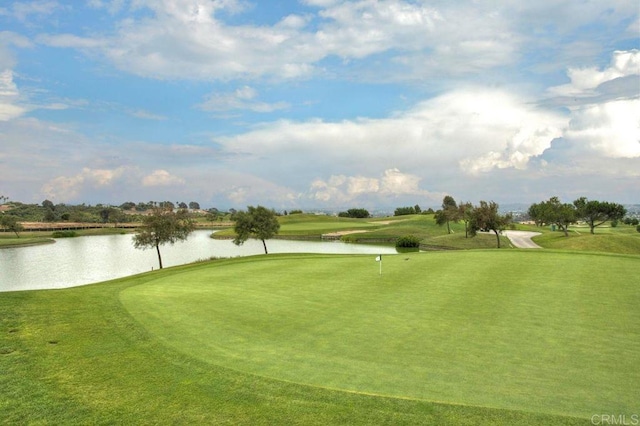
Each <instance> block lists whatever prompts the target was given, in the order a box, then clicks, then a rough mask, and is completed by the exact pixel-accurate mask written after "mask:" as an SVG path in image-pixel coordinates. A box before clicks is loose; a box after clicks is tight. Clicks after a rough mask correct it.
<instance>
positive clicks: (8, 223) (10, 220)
mask: <svg viewBox="0 0 640 426" xmlns="http://www.w3.org/2000/svg"><path fill="white" fill-rule="evenodd" d="M0 226H2V227H3V228H4V229H6V230H7V231H10V232H13V233H14V234H16V237H18V238H20V232H22V231H24V227H23V226H22V224H21V223H20V222H18V218H17V217H16V216H14V215H10V214H2V215H0Z"/></svg>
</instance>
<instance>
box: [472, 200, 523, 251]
mask: <svg viewBox="0 0 640 426" xmlns="http://www.w3.org/2000/svg"><path fill="white" fill-rule="evenodd" d="M511 220H512V215H511V213H508V214H506V215H502V214H500V213H499V211H498V204H497V203H495V202H493V201H491V202H490V203H487V202H486V201H480V205H479V206H476V207H474V208H473V212H472V213H471V220H470V221H469V233H470V235H471V236H472V237H475V236H476V235H477V232H478V231H493V232H494V233H495V234H496V240H497V242H498V248H500V231H503V230H505V229H507V226H508V225H509V224H510V223H511Z"/></svg>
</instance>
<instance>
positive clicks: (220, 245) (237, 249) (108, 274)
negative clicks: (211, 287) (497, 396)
mask: <svg viewBox="0 0 640 426" xmlns="http://www.w3.org/2000/svg"><path fill="white" fill-rule="evenodd" d="M210 235H211V231H204V230H199V231H195V232H194V233H193V234H191V236H190V237H189V239H188V240H187V241H185V242H182V243H176V244H175V245H173V246H171V245H165V246H161V247H160V253H161V255H162V263H163V265H164V267H165V268H166V267H169V266H176V265H183V264H186V263H191V262H195V261H198V260H204V259H209V258H211V257H237V256H250V255H254V254H263V253H264V247H263V246H262V242H261V241H257V240H248V241H247V242H245V243H244V245H242V246H236V245H235V244H233V242H231V241H230V240H214V239H212V238H210V237H209V236H210ZM132 238H133V235H132V234H125V235H101V236H91V237H77V238H61V239H57V240H56V242H55V244H45V245H39V246H30V247H18V248H6V249H0V292H2V291H15V290H36V289H54V288H66V287H74V286H79V285H85V284H91V283H96V282H100V281H106V280H110V279H114V278H120V277H125V276H129V275H134V274H138V273H141V272H147V271H151V270H152V269H157V268H158V256H157V253H156V251H155V249H151V250H137V249H135V248H134V247H133V242H132ZM267 248H268V249H269V253H335V254H344V253H346V254H349V253H351V254H372V255H378V254H390V253H396V250H395V248H393V247H384V246H372V245H365V244H346V243H342V242H339V241H334V242H321V241H289V240H269V241H267Z"/></svg>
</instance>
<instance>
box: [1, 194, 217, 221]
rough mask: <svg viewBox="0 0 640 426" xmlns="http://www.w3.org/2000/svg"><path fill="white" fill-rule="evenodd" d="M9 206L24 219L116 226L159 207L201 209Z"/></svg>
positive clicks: (137, 205)
mask: <svg viewBox="0 0 640 426" xmlns="http://www.w3.org/2000/svg"><path fill="white" fill-rule="evenodd" d="M0 201H2V202H6V201H8V198H7V197H4V196H2V197H0ZM7 205H9V206H10V209H9V210H7V211H5V215H10V216H13V217H15V218H17V220H18V221H21V222H81V223H113V224H114V225H115V224H117V223H126V222H139V221H141V220H142V215H143V214H145V213H146V212H148V211H151V210H153V209H156V208H161V209H170V210H175V209H185V210H186V209H190V210H200V204H199V203H198V202H196V201H191V202H190V203H189V204H187V203H185V202H176V203H173V202H171V201H160V202H156V201H148V202H139V203H134V202H131V201H128V202H125V203H123V204H121V205H119V206H112V205H105V204H96V205H95V206H92V205H87V204H84V203H83V204H79V205H69V204H64V203H59V204H54V203H53V202H52V201H50V200H44V201H43V202H42V203H41V204H25V203H21V202H17V201H12V202H10V203H7ZM125 213H126V214H125ZM208 213H209V214H213V217H214V219H213V220H215V219H217V218H218V217H219V216H221V215H224V214H225V213H221V212H219V211H218V210H217V209H210V210H209V211H208Z"/></svg>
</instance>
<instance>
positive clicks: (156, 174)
mask: <svg viewBox="0 0 640 426" xmlns="http://www.w3.org/2000/svg"><path fill="white" fill-rule="evenodd" d="M184 184H185V180H184V179H183V178H181V177H178V176H174V175H172V174H171V173H169V172H168V171H166V170H154V171H153V172H152V173H151V174H150V175H147V176H145V177H144V178H142V185H143V186H173V185H184Z"/></svg>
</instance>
